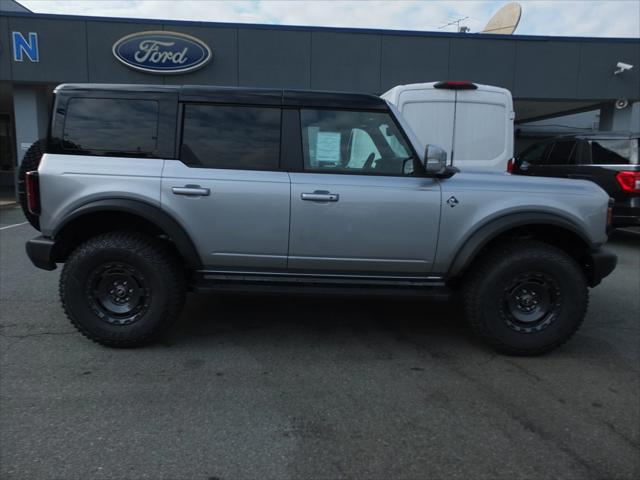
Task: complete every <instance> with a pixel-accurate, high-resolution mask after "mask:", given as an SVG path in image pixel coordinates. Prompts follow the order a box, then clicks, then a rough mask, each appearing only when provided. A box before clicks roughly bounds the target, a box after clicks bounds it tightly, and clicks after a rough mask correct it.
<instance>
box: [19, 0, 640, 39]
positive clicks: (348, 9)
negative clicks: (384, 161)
mask: <svg viewBox="0 0 640 480" xmlns="http://www.w3.org/2000/svg"><path fill="white" fill-rule="evenodd" d="M19 1H20V3H22V4H23V5H24V6H25V7H27V8H29V9H30V10H32V11H34V12H37V13H58V14H69V15H95V16H109V17H134V18H149V19H172V20H200V21H210V22H235V23H260V24H272V25H312V26H326V27H351V28H381V29H392V30H417V31H445V32H455V31H457V28H456V26H455V25H450V26H448V27H443V25H445V24H447V23H449V22H451V21H454V20H456V19H459V18H463V17H468V18H467V19H466V20H463V21H462V22H461V24H462V25H465V26H467V27H469V28H470V31H471V32H472V33H473V32H479V31H482V29H483V28H484V26H485V24H486V23H487V21H488V20H489V18H491V16H492V15H493V14H494V13H495V12H496V11H498V9H500V7H502V6H503V5H505V4H507V3H509V2H507V1H495V0H449V1H439V0H431V1H427V0H423V1H415V0H386V1H380V0H370V1H368V0H246V1H244V0H243V1H232V0H19ZM520 3H521V5H522V18H521V20H520V24H519V26H518V29H517V30H516V32H515V33H517V34H521V35H559V36H593V37H635V38H638V37H640V0H553V1H552V0H521V1H520Z"/></svg>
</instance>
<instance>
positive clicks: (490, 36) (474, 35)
mask: <svg viewBox="0 0 640 480" xmlns="http://www.w3.org/2000/svg"><path fill="white" fill-rule="evenodd" d="M0 17H18V18H20V17H23V18H29V19H34V18H40V19H44V20H47V19H48V20H72V21H91V22H107V23H133V24H139V25H153V24H155V25H157V24H161V25H175V26H187V27H215V28H245V29H254V30H282V31H303V32H304V31H309V32H333V33H363V34H377V35H398V36H411V37H444V38H462V39H464V38H469V39H474V38H478V39H485V40H524V41H538V42H540V41H561V42H576V41H579V42H609V43H638V44H640V40H639V39H636V38H633V37H559V36H538V35H502V34H495V33H455V32H430V31H429V32H423V31H418V30H384V29H375V28H352V27H320V26H304V25H268V24H262V23H225V22H201V21H193V20H166V19H147V18H126V17H95V16H88V15H62V14H56V13H26V12H24V13H21V12H0Z"/></svg>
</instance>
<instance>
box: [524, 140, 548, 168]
mask: <svg viewBox="0 0 640 480" xmlns="http://www.w3.org/2000/svg"><path fill="white" fill-rule="evenodd" d="M548 147H549V144H547V143H539V144H538V145H533V146H531V147H529V148H527V149H526V150H525V151H524V152H522V153H521V154H520V156H519V159H518V160H519V163H520V164H525V163H526V164H530V165H540V164H541V163H542V160H543V159H544V158H545V155H544V154H545V152H546V151H547V150H548Z"/></svg>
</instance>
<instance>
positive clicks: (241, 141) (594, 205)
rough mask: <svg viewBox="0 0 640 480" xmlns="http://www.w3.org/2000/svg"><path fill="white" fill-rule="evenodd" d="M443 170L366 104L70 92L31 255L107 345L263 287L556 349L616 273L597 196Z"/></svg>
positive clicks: (213, 94) (40, 165)
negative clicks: (199, 297) (438, 317)
mask: <svg viewBox="0 0 640 480" xmlns="http://www.w3.org/2000/svg"><path fill="white" fill-rule="evenodd" d="M38 152H44V153H43V154H42V155H41V156H38ZM445 157H446V154H444V153H443V152H442V150H440V149H438V148H437V147H435V146H433V145H429V146H426V147H424V146H422V145H420V143H419V142H418V141H417V140H416V137H415V135H414V134H413V133H412V131H411V129H410V128H409V127H408V126H407V125H406V122H405V120H404V119H403V117H402V116H401V115H400V114H398V113H397V111H396V110H395V109H394V108H393V107H392V106H391V105H390V104H388V103H387V102H386V101H385V100H383V99H381V98H379V97H375V96H371V95H363V94H350V93H331V92H313V91H298V90H264V89H244V88H223V87H188V86H183V87H180V86H144V85H137V86H132V85H120V86H118V85H87V84H78V85H61V86H59V87H58V88H57V89H56V90H55V101H54V106H53V113H52V120H51V127H50V135H49V137H48V138H47V139H46V140H44V141H43V142H40V143H38V144H37V145H34V151H33V152H32V153H31V154H29V155H27V160H28V161H29V162H31V163H30V165H31V168H32V170H30V171H29V172H27V173H26V178H25V182H26V193H27V196H26V208H27V210H28V212H29V214H30V217H29V218H30V221H31V222H32V224H33V225H35V226H37V227H38V228H39V229H40V230H41V233H42V235H41V236H39V237H37V238H34V239H32V240H30V241H28V242H27V245H26V248H27V253H28V255H29V257H30V258H31V260H32V261H33V263H34V264H35V265H36V266H38V267H40V268H43V269H47V270H52V269H54V268H56V265H57V264H58V263H63V264H64V268H63V270H62V274H61V277H60V297H61V301H62V304H63V307H64V309H65V312H66V313H67V315H68V317H69V319H70V320H71V322H72V324H73V325H75V326H76V327H77V329H78V330H79V331H80V332H81V333H83V334H84V335H85V336H87V337H88V338H90V339H92V340H94V341H96V342H99V343H101V344H103V345H107V346H112V347H132V346H138V345H143V344H146V343H148V342H150V341H152V340H153V339H155V338H156V337H157V336H158V335H160V334H161V333H162V332H163V331H164V330H165V329H166V328H167V327H168V326H169V325H170V324H171V323H172V322H173V321H175V320H176V318H177V317H178V316H179V313H180V311H181V307H182V304H183V302H184V298H185V292H187V291H215V292H230V291H241V292H251V291H265V290H266V291H269V292H281V293H288V292H300V291H311V292H321V293H337V294H350V295H396V296H397V295H421V296H425V297H431V298H433V297H449V296H450V295H451V294H459V295H461V296H462V299H463V301H464V304H465V310H466V314H467V318H468V320H469V323H470V325H471V327H472V328H473V330H474V331H475V332H476V333H477V334H478V335H479V336H480V337H481V338H483V339H484V340H486V341H487V342H488V343H489V344H490V345H492V346H493V347H494V348H496V349H497V350H499V351H502V352H506V353H510V354H520V355H523V354H540V353H543V352H546V351H549V350H551V349H553V348H556V347H558V346H559V345H561V344H562V343H564V342H565V341H567V340H568V339H569V337H571V335H572V334H573V333H574V332H575V331H576V330H577V329H578V327H579V326H580V324H581V323H582V321H583V319H584V316H585V312H586V309H587V298H588V287H593V286H595V285H597V284H598V283H599V282H600V281H601V280H602V278H604V277H606V276H607V275H608V274H609V273H610V272H611V271H612V270H613V269H614V268H615V263H616V257H615V255H613V254H612V253H610V252H608V251H607V250H606V249H605V248H604V247H603V244H604V243H605V242H606V240H607V235H606V228H607V215H608V196H607V195H606V194H605V193H604V192H603V191H602V189H600V188H599V187H597V186H596V185H594V184H593V183H591V182H580V181H578V182H576V181H567V180H563V179H535V178H525V177H517V176H511V175H507V174H483V173H457V170H456V169H455V168H453V167H451V166H449V165H447V164H446V158H445ZM36 159H37V160H36ZM36 165H37V169H35V168H33V167H35V166H36Z"/></svg>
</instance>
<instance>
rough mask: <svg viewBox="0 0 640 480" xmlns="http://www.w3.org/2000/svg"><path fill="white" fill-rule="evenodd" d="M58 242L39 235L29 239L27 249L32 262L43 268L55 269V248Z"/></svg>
mask: <svg viewBox="0 0 640 480" xmlns="http://www.w3.org/2000/svg"><path fill="white" fill-rule="evenodd" d="M55 246H56V242H54V241H53V240H52V239H50V238H47V237H43V236H39V237H36V238H32V239H31V240H28V241H27V245H26V250H27V255H28V257H29V259H30V260H31V262H32V263H33V264H34V265H35V266H36V267H38V268H42V269H43V270H55V268H56V262H55V261H54V258H55V257H54V248H55Z"/></svg>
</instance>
